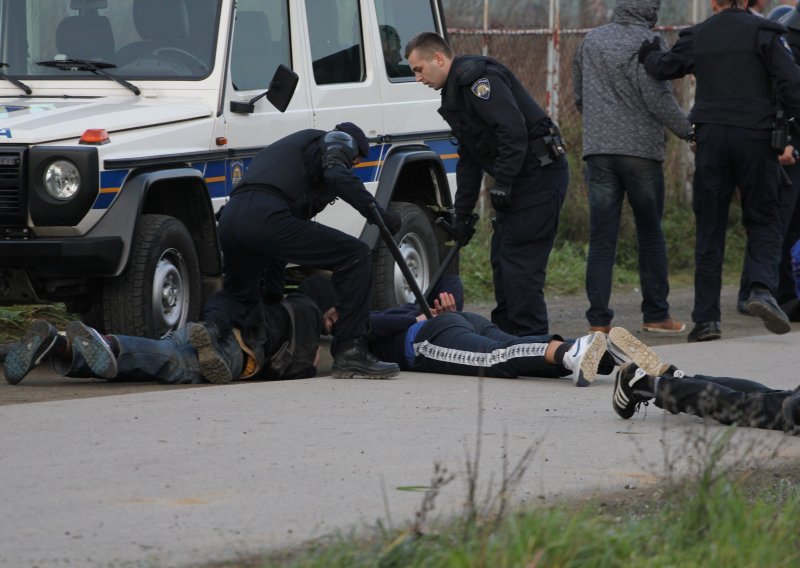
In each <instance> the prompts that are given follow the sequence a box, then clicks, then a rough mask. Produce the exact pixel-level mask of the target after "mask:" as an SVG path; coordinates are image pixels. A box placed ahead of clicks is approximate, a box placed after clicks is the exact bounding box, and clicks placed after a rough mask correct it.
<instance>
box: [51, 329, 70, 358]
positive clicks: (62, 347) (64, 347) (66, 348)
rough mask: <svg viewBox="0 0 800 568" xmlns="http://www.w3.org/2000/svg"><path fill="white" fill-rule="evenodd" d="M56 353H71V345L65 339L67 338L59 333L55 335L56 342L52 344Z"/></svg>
mask: <svg viewBox="0 0 800 568" xmlns="http://www.w3.org/2000/svg"><path fill="white" fill-rule="evenodd" d="M53 349H54V353H55V354H56V355H66V354H67V353H69V354H70V355H71V354H72V346H71V345H70V344H69V341H67V338H66V337H65V336H63V335H61V334H60V333H59V334H58V335H57V336H56V344H55V345H54V346H53Z"/></svg>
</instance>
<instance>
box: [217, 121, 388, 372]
mask: <svg viewBox="0 0 800 568" xmlns="http://www.w3.org/2000/svg"><path fill="white" fill-rule="evenodd" d="M368 154H369V142H368V141H367V137H366V136H365V135H364V132H363V131H362V130H361V129H360V128H359V127H358V126H356V125H355V124H352V123H349V122H345V123H342V124H339V125H337V126H336V129H335V130H332V131H330V132H324V131H322V130H312V129H309V130H301V131H300V132H296V133H295V134H291V135H289V136H287V137H285V138H282V139H281V140H278V141H277V142H274V143H273V144H270V145H269V146H267V147H266V148H264V149H263V150H261V151H260V152H259V153H258V154H256V156H255V157H254V158H253V160H252V162H251V163H250V166H249V167H248V169H247V172H246V173H245V175H244V177H243V178H242V182H241V184H240V185H239V186H238V187H237V188H236V189H235V190H234V191H233V193H232V194H231V200H230V202H229V203H228V204H227V205H226V206H225V208H224V209H223V210H222V215H221V216H220V220H219V238H220V245H221V247H222V253H223V260H224V266H223V272H224V280H223V290H222V295H223V296H224V297H225V298H227V299H229V300H231V302H230V304H231V305H233V306H237V305H238V306H242V307H244V309H236V308H233V309H231V310H229V311H230V312H231V313H232V317H231V319H232V320H233V321H232V322H231V325H234V326H239V325H244V327H254V326H253V325H248V323H247V322H242V321H236V320H242V319H247V318H248V317H250V315H251V314H253V316H252V317H253V318H254V320H257V318H256V315H255V314H256V313H257V312H258V311H259V305H260V301H261V298H262V294H263V297H264V298H265V299H266V300H267V302H274V301H278V300H279V299H280V298H281V296H282V292H283V285H284V270H285V268H286V264H287V263H289V262H291V263H296V264H299V265H301V266H310V267H314V268H322V269H327V270H332V271H333V285H334V287H335V288H336V293H337V297H338V298H339V302H340V303H339V314H340V317H339V320H338V321H337V322H336V325H335V326H334V327H333V335H334V340H333V345H332V347H331V352H332V353H333V356H334V361H333V367H332V374H333V376H334V377H336V378H351V377H364V378H389V377H392V376H395V375H397V374H398V372H399V368H398V366H397V365H396V364H394V363H384V362H383V361H378V360H377V359H376V358H375V357H374V356H373V355H372V354H371V353H370V352H369V350H368V349H367V345H366V341H365V339H364V336H365V335H366V332H367V324H368V316H369V306H370V301H369V298H370V294H371V290H372V253H371V251H370V249H369V247H368V246H367V245H366V244H364V243H363V242H361V241H360V240H358V239H356V238H354V237H351V236H349V235H347V234H345V233H343V232H341V231H338V230H336V229H333V228H331V227H327V226H325V225H321V224H319V223H315V222H313V221H310V219H311V218H312V217H314V216H315V215H316V214H317V213H319V212H320V211H322V210H323V209H324V208H325V206H327V205H328V204H329V203H333V201H335V200H336V199H337V198H339V197H341V198H342V199H344V200H345V201H346V202H347V203H349V204H350V205H351V206H352V207H353V208H355V209H356V210H357V211H358V212H359V213H361V214H362V215H364V216H365V217H367V215H368V211H369V206H370V205H371V204H372V203H376V202H375V198H374V197H372V195H371V194H370V193H369V192H368V191H367V190H366V188H365V187H364V185H363V184H362V183H361V181H360V180H359V179H358V177H356V175H355V174H354V173H353V172H352V167H353V166H354V165H355V164H356V163H357V162H358V161H359V160H360V159H361V158H364V157H366V156H367V155H368ZM379 210H380V212H381V214H382V216H383V218H384V220H385V222H386V225H387V227H389V230H390V231H392V233H396V232H397V231H399V230H400V225H401V219H400V216H399V215H398V214H397V213H395V212H387V211H384V210H383V209H382V208H379ZM248 310H249V311H248ZM237 312H238V313H237ZM256 323H257V322H256Z"/></svg>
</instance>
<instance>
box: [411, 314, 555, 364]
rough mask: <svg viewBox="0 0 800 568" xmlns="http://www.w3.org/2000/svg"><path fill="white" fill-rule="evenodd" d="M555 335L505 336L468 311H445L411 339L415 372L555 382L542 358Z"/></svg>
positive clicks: (506, 334)
mask: <svg viewBox="0 0 800 568" xmlns="http://www.w3.org/2000/svg"><path fill="white" fill-rule="evenodd" d="M552 339H560V338H559V337H558V336H555V335H540V336H524V337H517V336H514V335H510V334H508V333H506V332H504V331H503V330H501V329H500V328H498V327H497V326H496V325H494V324H493V323H492V322H490V321H489V320H487V319H486V318H484V317H482V316H480V315H478V314H473V313H470V312H458V313H453V312H448V313H444V314H442V315H440V316H438V317H435V318H433V319H432V320H429V321H428V322H426V323H425V325H423V326H422V328H421V329H420V330H419V333H418V334H417V337H416V338H415V340H414V352H415V354H416V357H415V360H414V370H415V371H425V372H428V373H442V374H448V375H470V376H474V377H477V376H486V377H504V378H511V377H518V376H521V375H522V376H529V377H561V376H564V375H566V374H568V373H569V371H567V370H566V369H565V368H564V367H563V366H561V365H556V364H553V363H547V362H546V361H545V360H544V354H545V351H546V350H547V345H548V343H549V342H550V341H551V340H552Z"/></svg>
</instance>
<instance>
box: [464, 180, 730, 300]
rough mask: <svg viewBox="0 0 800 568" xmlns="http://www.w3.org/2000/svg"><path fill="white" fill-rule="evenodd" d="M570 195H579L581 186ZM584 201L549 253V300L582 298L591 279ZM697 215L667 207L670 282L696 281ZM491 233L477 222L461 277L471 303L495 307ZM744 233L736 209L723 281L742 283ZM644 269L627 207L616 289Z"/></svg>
mask: <svg viewBox="0 0 800 568" xmlns="http://www.w3.org/2000/svg"><path fill="white" fill-rule="evenodd" d="M570 191H580V187H577V188H571V189H570ZM579 199H580V196H573V197H572V199H569V198H568V199H567V203H566V204H565V206H564V209H563V210H562V213H561V221H560V226H559V234H558V237H557V239H556V245H555V247H554V248H553V252H552V253H551V254H550V262H549V263H548V266H547V284H546V287H545V295H548V294H558V295H579V294H583V291H584V289H585V279H586V256H587V254H588V251H589V246H588V239H589V236H588V227H589V221H588V209H585V208H583V209H582V208H581V206H580V204H578V205H576V206H575V207H573V206H572V204H573V202H577V201H578V200H579ZM694 231H695V226H694V214H693V213H692V211H691V209H690V208H689V206H688V205H685V204H682V203H680V202H679V201H678V200H672V201H670V202H668V203H667V205H666V211H665V214H664V234H665V238H666V241H667V256H668V259H669V270H670V283H671V284H672V285H673V286H674V285H691V284H692V282H693V281H694V241H695V239H694ZM491 237H492V231H491V227H490V225H489V221H488V220H487V219H481V220H480V221H479V222H478V226H477V230H476V233H475V236H474V237H473V239H472V241H470V243H469V245H467V246H466V247H464V248H463V249H462V251H461V277H462V279H463V280H464V292H465V295H466V297H467V298H469V301H470V302H478V303H492V302H493V301H494V291H493V290H494V288H493V285H492V271H491V265H490V261H489V243H490V241H491ZM744 246H745V232H744V228H743V227H742V224H741V209H740V208H739V205H738V203H734V204H733V205H732V206H731V214H730V218H729V223H728V239H727V244H726V253H725V264H724V267H723V282H724V283H725V284H733V283H736V282H738V281H739V276H740V274H741V270H742V259H743V256H744ZM638 284H639V269H638V254H637V245H636V233H635V228H634V224H633V215H632V213H631V211H630V207H628V206H627V204H626V205H625V207H624V208H623V214H622V223H621V226H620V235H619V241H618V243H617V262H616V266H615V268H614V285H615V286H617V287H620V288H629V287H631V286H638Z"/></svg>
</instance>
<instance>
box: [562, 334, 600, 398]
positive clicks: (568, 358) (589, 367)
mask: <svg viewBox="0 0 800 568" xmlns="http://www.w3.org/2000/svg"><path fill="white" fill-rule="evenodd" d="M606 345H607V342H606V335H605V334H604V333H603V332H601V331H595V332H594V333H590V334H589V335H584V336H583V337H579V338H578V339H576V340H575V343H573V344H572V347H570V348H569V349H568V350H567V352H566V353H564V366H565V367H566V368H567V369H569V370H570V371H572V380H573V381H574V382H575V386H576V387H588V386H589V385H590V384H592V383H593V382H594V379H595V377H596V376H597V368H598V366H599V365H600V361H601V360H602V358H603V355H605V352H606Z"/></svg>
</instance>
